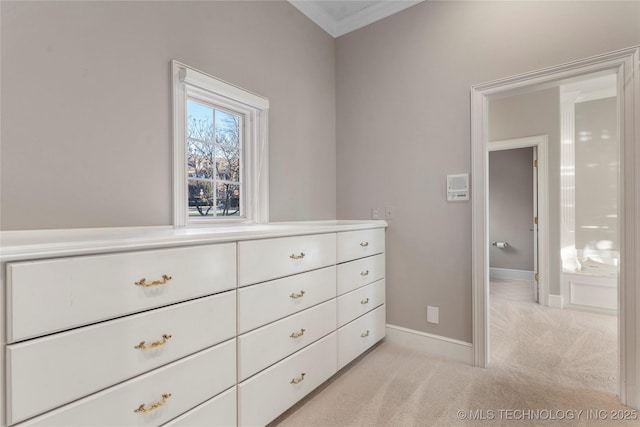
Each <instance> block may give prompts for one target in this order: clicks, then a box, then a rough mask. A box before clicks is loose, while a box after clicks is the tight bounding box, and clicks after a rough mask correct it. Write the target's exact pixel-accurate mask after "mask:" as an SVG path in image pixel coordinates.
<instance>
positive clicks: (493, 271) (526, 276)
mask: <svg viewBox="0 0 640 427" xmlns="http://www.w3.org/2000/svg"><path fill="white" fill-rule="evenodd" d="M489 276H490V277H491V278H492V279H511V280H528V281H530V282H533V279H534V277H535V274H534V272H533V271H527V270H512V269H510V268H490V269H489Z"/></svg>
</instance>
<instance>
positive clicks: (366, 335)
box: [360, 331, 369, 338]
mask: <svg viewBox="0 0 640 427" xmlns="http://www.w3.org/2000/svg"><path fill="white" fill-rule="evenodd" d="M360 336H361V337H362V338H366V337H368V336H369V331H367V332H365V333H363V334H360Z"/></svg>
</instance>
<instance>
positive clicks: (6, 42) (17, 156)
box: [0, 1, 336, 230]
mask: <svg viewBox="0 0 640 427" xmlns="http://www.w3.org/2000/svg"><path fill="white" fill-rule="evenodd" d="M1 14H2V21H1V33H0V36H1V39H2V41H1V54H2V65H1V67H2V68H1V77H2V80H1V85H2V101H1V102H2V105H1V111H2V116H1V121H2V131H1V135H0V137H1V143H2V145H1V152H2V160H1V164H0V167H1V184H2V185H1V187H0V191H1V195H2V207H1V210H0V214H1V218H0V219H1V222H0V227H1V229H3V230H11V229H44V228H67V227H70V228H75V227H110V226H148V225H167V224H171V213H172V210H173V209H172V204H171V203H172V202H171V188H172V187H171V144H172V141H171V91H170V88H171V86H170V65H169V62H170V61H171V60H172V59H176V60H178V61H181V62H184V63H186V64H188V65H190V66H192V67H195V68H198V69H200V70H202V71H205V72H208V73H210V74H213V75H214V76H216V77H219V78H221V79H223V80H226V81H228V82H230V83H233V84H235V85H238V86H240V87H243V88H245V89H247V90H249V91H251V92H255V93H258V94H260V95H263V96H265V97H267V98H269V100H270V101H271V104H270V107H271V111H270V122H269V134H270V161H271V175H270V186H271V189H270V192H271V199H270V209H271V212H270V213H271V220H276V221H277V220H310V219H333V218H335V216H336V196H335V191H336V151H335V40H334V39H333V38H332V37H330V36H329V35H327V34H326V33H325V32H324V31H322V30H321V29H320V28H319V27H317V26H316V25H315V24H313V23H312V22H311V21H309V20H308V19H307V18H306V17H305V16H304V15H302V14H301V13H299V12H298V11H297V9H295V8H294V7H292V6H291V5H290V4H288V3H286V2H283V1H279V2H263V1H255V2H254V1H249V2H222V1H221V2H218V1H210V2H183V1H176V2H139V1H135V2H133V1H132V2H8V1H2V2H1Z"/></svg>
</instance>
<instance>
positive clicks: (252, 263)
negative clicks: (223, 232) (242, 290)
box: [238, 234, 336, 286]
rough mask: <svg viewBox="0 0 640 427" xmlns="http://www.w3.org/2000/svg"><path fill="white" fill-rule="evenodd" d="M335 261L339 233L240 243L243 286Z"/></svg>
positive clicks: (239, 281) (240, 279)
mask: <svg viewBox="0 0 640 427" xmlns="http://www.w3.org/2000/svg"><path fill="white" fill-rule="evenodd" d="M335 263H336V235H335V234H316V235H311V236H296V237H283V238H278V239H266V240H252V241H247V242H240V243H238V264H239V265H238V283H239V286H245V285H250V284H252V283H258V282H264V281H266V280H271V279H275V278H278V277H284V276H289V275H292V274H296V273H301V272H303V271H309V270H314V269H316V268H321V267H326V266H328V265H331V264H335Z"/></svg>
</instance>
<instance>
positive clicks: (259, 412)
mask: <svg viewBox="0 0 640 427" xmlns="http://www.w3.org/2000/svg"><path fill="white" fill-rule="evenodd" d="M335 372H336V333H335V332H334V333H332V334H331V335H329V336H327V337H325V338H323V339H321V340H320V341H317V342H315V343H313V344H311V345H310V346H308V347H306V348H305V349H303V350H301V351H299V352H298V353H296V354H294V355H292V356H289V357H288V358H287V359H285V360H283V361H281V362H279V363H278V364H276V365H274V366H272V367H270V368H269V369H267V370H265V371H263V372H261V373H259V374H257V375H256V376H254V377H252V378H250V379H248V380H247V381H245V382H243V383H241V384H240V385H239V386H238V425H240V426H264V425H266V424H267V423H269V422H270V421H272V420H273V419H274V418H276V417H277V416H278V415H280V414H281V413H283V412H284V411H286V410H287V409H288V408H289V407H290V406H291V405H293V404H294V403H296V402H297V401H298V400H300V399H302V398H303V397H304V396H306V395H307V394H309V392H311V391H312V390H313V389H315V388H316V387H318V386H319V385H320V384H322V383H323V382H324V381H326V380H327V379H328V378H329V377H331V376H332V375H333V374H335Z"/></svg>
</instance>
